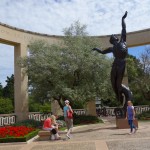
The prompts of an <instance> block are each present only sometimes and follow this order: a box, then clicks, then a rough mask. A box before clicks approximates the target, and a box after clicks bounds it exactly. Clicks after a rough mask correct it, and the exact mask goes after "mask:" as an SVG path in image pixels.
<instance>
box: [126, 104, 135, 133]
mask: <svg viewBox="0 0 150 150" xmlns="http://www.w3.org/2000/svg"><path fill="white" fill-rule="evenodd" d="M126 119H128V123H129V125H130V133H129V134H133V133H135V132H136V131H137V127H136V126H135V125H134V123H133V120H135V110H134V107H133V104H132V102H131V101H128V106H127V112H126ZM133 129H134V131H133Z"/></svg>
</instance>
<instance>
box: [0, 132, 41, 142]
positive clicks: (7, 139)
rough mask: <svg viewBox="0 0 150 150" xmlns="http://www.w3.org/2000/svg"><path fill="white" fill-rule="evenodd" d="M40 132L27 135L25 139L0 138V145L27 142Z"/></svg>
mask: <svg viewBox="0 0 150 150" xmlns="http://www.w3.org/2000/svg"><path fill="white" fill-rule="evenodd" d="M38 132H39V129H37V130H35V131H33V132H31V133H29V134H27V135H26V136H24V137H8V138H0V143H9V142H26V141H28V140H30V139H31V138H33V137H34V136H36V135H37V134H38Z"/></svg>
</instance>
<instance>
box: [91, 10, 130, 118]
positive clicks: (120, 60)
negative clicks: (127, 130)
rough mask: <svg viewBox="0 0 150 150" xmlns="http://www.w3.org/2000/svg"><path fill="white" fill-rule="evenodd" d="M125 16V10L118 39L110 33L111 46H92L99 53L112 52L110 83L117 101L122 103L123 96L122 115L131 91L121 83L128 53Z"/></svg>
mask: <svg viewBox="0 0 150 150" xmlns="http://www.w3.org/2000/svg"><path fill="white" fill-rule="evenodd" d="M126 17H127V11H126V12H125V14H124V15H123V17H122V32H121V38H120V41H119V39H118V38H117V36H115V35H111V37H110V40H109V41H110V43H111V44H112V45H113V47H109V48H107V49H106V50H103V51H102V50H101V49H98V48H93V50H94V51H97V52H99V53H101V54H107V53H113V56H114V62H113V65H112V70H111V84H112V87H113V90H114V92H115V94H116V98H117V100H118V101H120V102H121V103H123V95H124V96H125V102H124V106H123V112H122V113H123V114H122V116H125V112H126V107H127V101H128V100H131V96H132V94H131V91H130V90H129V89H128V88H127V87H126V86H124V85H122V80H123V76H124V72H125V67H126V56H127V54H128V48H127V44H126V24H125V18H126ZM116 113H117V112H116Z"/></svg>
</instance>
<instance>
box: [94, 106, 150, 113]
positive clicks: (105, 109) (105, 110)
mask: <svg viewBox="0 0 150 150" xmlns="http://www.w3.org/2000/svg"><path fill="white" fill-rule="evenodd" d="M115 108H116V107H103V108H96V113H97V115H98V116H115V114H114V109H115ZM134 108H135V112H136V114H141V113H142V112H144V111H148V110H150V106H148V105H141V106H134Z"/></svg>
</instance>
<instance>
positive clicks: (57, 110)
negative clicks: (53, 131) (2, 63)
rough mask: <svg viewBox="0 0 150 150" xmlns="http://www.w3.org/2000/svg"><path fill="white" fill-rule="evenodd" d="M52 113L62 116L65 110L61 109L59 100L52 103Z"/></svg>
mask: <svg viewBox="0 0 150 150" xmlns="http://www.w3.org/2000/svg"><path fill="white" fill-rule="evenodd" d="M51 111H52V113H53V114H54V115H56V116H62V115H63V110H62V109H61V108H60V106H59V104H58V102H57V100H54V101H52V102H51Z"/></svg>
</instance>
